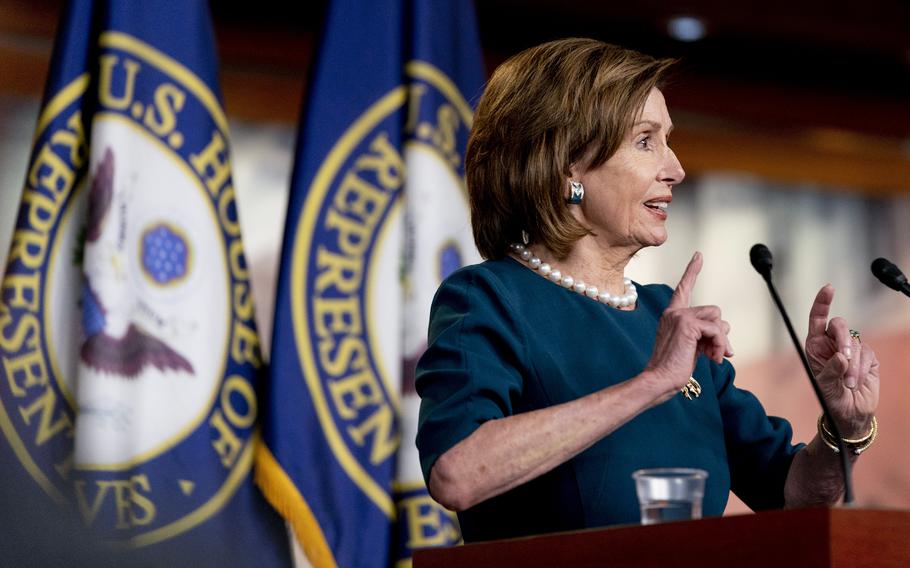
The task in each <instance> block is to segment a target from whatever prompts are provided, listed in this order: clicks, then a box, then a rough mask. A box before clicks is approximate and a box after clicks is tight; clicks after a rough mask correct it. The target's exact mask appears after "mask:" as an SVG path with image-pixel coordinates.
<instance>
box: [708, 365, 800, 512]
mask: <svg viewBox="0 0 910 568" xmlns="http://www.w3.org/2000/svg"><path fill="white" fill-rule="evenodd" d="M713 366H714V375H715V376H714V380H715V384H716V385H717V398H718V402H719V403H720V411H721V417H722V419H723V423H724V439H725V443H726V447H727V459H728V461H729V464H730V481H731V483H730V486H731V489H732V490H733V492H734V493H735V494H736V495H737V496H738V497H739V498H740V499H742V500H743V502H744V503H745V504H746V505H748V506H749V507H750V508H752V510H754V511H759V510H763V509H774V508H782V507H783V506H784V484H785V482H786V480H787V474H788V473H789V471H790V464H791V463H792V461H793V457H794V456H795V455H796V453H797V452H798V451H799V450H800V449H802V447H803V446H804V445H805V444H796V445H794V444H793V443H792V438H793V429H792V428H791V427H790V423H789V422H787V421H786V420H784V419H783V418H779V417H776V416H768V415H767V414H766V413H765V409H764V407H762V405H761V403H760V402H759V401H758V399H757V398H756V397H755V395H753V394H752V393H751V392H749V391H747V390H743V389H739V388H737V387H736V386H735V385H734V384H733V378H734V375H735V371H734V370H733V366H732V365H731V364H730V363H729V362H728V361H724V363H723V365H713Z"/></svg>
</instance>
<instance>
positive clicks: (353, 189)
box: [257, 0, 484, 567]
mask: <svg viewBox="0 0 910 568" xmlns="http://www.w3.org/2000/svg"><path fill="white" fill-rule="evenodd" d="M483 79H484V73H483V65H482V57H481V51H480V45H479V40H478V36H477V29H476V21H475V16H474V12H473V6H472V5H471V2H470V1H469V0H446V1H438V0H433V1H431V0H383V1H377V2H367V3H364V2H357V1H353V0H334V1H332V2H331V3H330V4H329V6H328V8H327V16H326V21H325V27H324V31H323V36H322V39H321V44H320V47H319V52H318V53H317V61H316V63H315V66H314V70H313V73H312V75H311V80H310V82H309V87H308V90H309V93H308V99H307V104H306V105H305V109H304V114H303V117H302V118H301V124H300V131H299V137H298V146H297V157H296V163H295V168H294V173H293V178H292V188H291V196H290V201H289V210H288V216H287V223H286V227H285V240H284V248H283V253H282V264H281V271H280V276H279V286H278V297H277V301H276V313H275V323H274V335H273V341H272V350H271V354H272V361H271V378H270V381H269V392H268V394H267V396H266V397H265V405H266V408H264V409H263V415H264V417H263V438H264V441H265V444H264V446H262V447H261V449H260V452H259V454H258V455H257V482H258V483H259V485H260V486H261V487H262V488H263V490H264V492H265V493H266V496H267V497H268V498H269V500H270V501H271V502H272V503H273V504H275V506H276V507H277V508H278V509H279V510H280V511H282V513H283V514H284V516H285V517H286V518H287V519H288V520H289V521H290V523H291V524H292V526H293V527H294V530H295V533H296V535H297V537H298V539H299V540H300V542H301V544H302V546H303V548H304V551H305V552H306V554H307V556H308V557H309V559H310V561H311V562H312V563H313V564H314V565H315V566H318V567H322V566H335V565H337V566H344V567H349V566H385V565H389V564H396V565H408V563H409V561H410V555H411V553H410V550H412V549H414V548H419V547H427V546H440V545H447V544H454V543H457V542H458V541H459V539H460V536H459V531H458V527H457V522H456V521H455V517H454V515H453V514H452V513H451V512H449V511H445V510H444V509H443V508H442V507H440V506H439V505H438V504H436V503H435V502H434V501H433V500H432V499H431V498H430V497H429V495H428V494H427V490H426V488H425V486H424V484H423V480H422V476H421V474H420V469H419V464H418V460H417V456H416V449H415V447H414V436H415V431H416V422H417V407H418V400H417V396H416V394H415V392H414V365H415V364H416V360H417V358H418V357H419V355H420V354H421V353H422V351H423V350H424V348H425V347H426V329H427V323H428V320H429V306H430V302H431V300H432V297H433V294H434V292H435V290H436V288H437V287H438V285H439V283H440V282H441V280H442V278H444V277H445V276H447V275H448V274H449V273H451V272H452V271H453V270H455V269H456V268H458V267H459V266H462V265H464V264H468V263H472V262H475V261H476V260H478V259H479V257H478V255H477V252H476V250H475V248H474V244H473V239H472V237H471V232H470V220H469V213H468V203H467V195H466V191H465V186H464V165H463V164H464V151H465V146H466V142H467V137H468V133H469V131H470V125H471V121H472V104H471V103H472V101H474V100H475V99H476V98H477V97H478V96H479V94H480V92H481V89H482V85H483Z"/></svg>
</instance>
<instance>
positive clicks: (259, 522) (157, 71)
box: [0, 0, 290, 566]
mask: <svg viewBox="0 0 910 568" xmlns="http://www.w3.org/2000/svg"><path fill="white" fill-rule="evenodd" d="M232 183H233V182H232V181H231V161H230V154H229V151H228V126H227V121H226V118H225V115H224V111H223V110H222V104H221V98H220V94H219V89H218V77H217V61H216V58H215V49H214V37H213V32H212V27H211V21H210V16H209V13H208V6H207V3H205V2H170V1H164V0H161V1H143V2H131V1H128V0H122V1H117V0H108V1H91V0H81V1H74V2H72V3H71V4H69V6H68V8H67V10H66V11H65V13H64V15H63V17H62V20H61V23H60V28H59V32H58V36H57V43H56V46H55V51H54V55H53V61H52V65H51V70H50V74H49V77H48V80H47V86H46V92H45V96H44V101H43V106H42V110H41V114H40V117H39V120H38V125H37V128H36V131H35V137H34V148H33V151H32V155H31V159H30V164H29V168H28V172H27V174H26V181H25V188H24V190H23V196H22V202H21V207H20V210H19V215H18V219H17V225H16V230H15V234H14V236H13V241H12V245H11V249H10V254H9V259H8V264H7V267H6V272H5V277H4V279H3V282H2V296H0V375H2V380H0V427H2V431H3V436H2V438H0V440H3V441H4V442H5V443H3V444H2V447H0V459H2V460H3V472H4V476H5V482H4V483H5V484H14V486H15V487H16V488H17V498H19V499H21V500H22V501H21V502H22V503H23V504H25V503H28V504H29V507H31V505H32V504H33V503H36V501H35V499H37V497H35V496H34V495H32V491H37V492H40V493H43V494H45V495H46V496H47V497H50V498H51V499H53V500H56V501H58V502H60V503H70V504H72V509H74V510H75V511H77V512H78V516H79V517H81V522H82V523H84V524H86V525H88V526H89V527H90V529H91V533H92V534H93V535H98V536H100V537H101V539H102V540H104V541H115V542H120V543H126V544H128V545H129V546H128V547H126V548H128V549H132V550H134V551H135V552H134V554H135V555H136V556H137V557H139V558H142V559H146V558H147V559H153V560H154V562H155V563H157V564H159V565H168V564H173V563H179V564H180V565H186V564H188V563H190V562H198V563H202V565H206V566H208V565H218V564H221V565H229V566H245V565H250V566H252V565H256V566H270V565H280V566H287V565H289V564H290V557H289V550H288V546H287V538H286V537H287V535H286V532H285V528H284V524H283V522H282V521H281V519H280V517H279V516H278V515H277V514H276V513H275V512H274V511H273V510H272V509H271V507H269V505H268V504H267V503H266V502H265V500H264V499H263V498H262V496H261V495H260V494H259V491H258V489H257V488H256V487H255V486H254V485H253V483H252V477H251V475H250V471H251V466H252V463H253V458H254V455H255V445H256V443H257V440H258V435H257V424H258V420H257V414H258V409H259V408H260V405H259V404H258V403H257V395H256V393H257V391H258V389H259V386H258V384H257V382H258V380H257V375H258V374H259V370H260V369H261V367H262V361H261V357H260V353H259V343H258V338H257V333H256V329H255V325H254V323H253V306H252V295H251V293H250V279H249V272H248V268H247V265H246V261H245V258H244V253H243V245H242V242H241V239H240V227H239V223H238V217H237V210H236V205H235V203H234V190H233V185H232ZM20 491H21V492H20ZM4 509H5V510H4V513H3V514H4V516H5V518H4V523H3V525H4V526H8V525H10V524H14V523H18V522H19V521H18V520H16V519H12V517H9V515H11V513H12V510H11V508H10V507H9V506H8V505H7V504H6V503H5V504H4ZM18 514H19V515H21V511H19V512H18ZM21 518H22V517H21V516H19V517H17V519H21ZM33 520H34V521H35V522H36V523H39V524H40V523H43V522H46V521H48V519H47V518H42V519H33ZM61 527H63V529H64V530H63V531H62V532H66V531H67V530H69V529H71V528H73V527H71V526H70V525H66V526H63V525H61ZM61 527H55V526H54V525H53V524H49V525H48V526H47V527H46V530H44V531H42V532H41V534H43V535H44V538H43V539H42V542H43V543H44V545H45V546H50V547H53V546H54V543H55V542H56V541H55V539H57V538H58V537H59V538H62V536H61V535H59V534H58V533H59V532H61V531H59V530H55V529H60V528H61ZM0 528H2V527H0ZM74 530H75V529H74ZM4 532H5V531H4ZM38 534H39V533H38V532H37V531H36V532H35V535H36V538H38ZM60 542H62V540H61V541H60ZM35 548H40V547H35ZM123 548H124V547H122V546H119V547H117V549H118V550H120V549H123ZM104 550H106V549H104ZM98 551H99V552H98V556H99V557H101V556H104V553H103V552H101V551H102V549H101V548H99V549H98Z"/></svg>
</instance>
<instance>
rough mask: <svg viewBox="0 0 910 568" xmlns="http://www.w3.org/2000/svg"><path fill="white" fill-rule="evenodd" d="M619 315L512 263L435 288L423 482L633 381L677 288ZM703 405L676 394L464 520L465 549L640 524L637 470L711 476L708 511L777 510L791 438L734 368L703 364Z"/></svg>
mask: <svg viewBox="0 0 910 568" xmlns="http://www.w3.org/2000/svg"><path fill="white" fill-rule="evenodd" d="M638 292H639V296H638V304H637V306H636V308H635V310H632V311H621V310H616V309H613V308H610V307H608V306H605V305H603V304H600V303H598V302H596V301H594V300H592V299H590V298H586V297H584V296H582V295H580V294H577V293H575V292H572V291H570V290H566V289H564V288H562V287H560V286H558V285H556V284H554V283H553V282H550V281H548V280H547V279H545V278H542V277H541V276H540V275H538V274H535V273H534V272H532V271H531V270H529V269H528V268H527V267H525V266H523V265H521V264H520V263H518V262H517V261H515V260H513V259H511V258H504V259H499V260H493V261H486V262H484V263H482V264H478V265H474V266H469V267H465V268H463V269H461V270H459V271H457V272H455V273H454V274H452V275H451V276H450V277H449V278H447V279H446V281H445V282H444V283H443V284H442V286H441V287H440V288H439V290H438V292H437V293H436V297H435V299H434V301H433V307H432V311H431V316H430V329H429V342H428V347H427V350H426V353H424V355H423V356H422V357H421V359H420V361H419V362H418V365H417V380H416V386H417V392H418V394H419V395H420V397H421V403H420V420H419V425H418V432H417V448H418V450H419V452H420V462H421V467H422V469H423V475H424V478H425V479H426V480H427V481H429V475H430V470H431V469H432V467H433V464H434V463H435V462H436V460H437V459H438V458H439V456H441V455H442V454H444V453H445V452H446V451H448V450H449V449H450V448H451V447H452V446H454V445H455V444H457V443H458V442H460V441H461V440H463V439H465V438H466V437H468V436H469V435H470V434H471V433H472V432H474V431H475V430H476V429H477V428H479V427H480V425H481V424H483V423H484V422H486V421H487V420H495V419H497V418H504V417H507V416H512V415H515V414H520V413H522V412H528V411H531V410H537V409H541V408H546V407H549V406H553V405H557V404H561V403H564V402H569V401H572V400H575V399H577V398H580V397H583V396H585V395H588V394H591V393H593V392H595V391H598V390H600V389H603V388H605V387H608V386H610V385H615V384H617V383H620V382H623V381H625V380H628V379H630V378H632V377H634V376H636V375H638V374H639V373H640V372H641V371H642V370H643V369H644V368H645V365H646V364H647V362H648V360H649V359H650V357H651V352H652V350H653V347H654V340H655V337H656V334H657V324H658V320H659V318H660V315H661V314H662V313H663V311H664V309H665V308H666V306H667V304H668V303H669V301H670V295H671V293H672V290H671V289H670V288H669V287H668V286H664V285H649V286H638ZM693 376H694V377H695V378H696V379H697V380H698V382H699V383H700V384H701V386H702V393H701V396H700V397H699V398H696V399H694V400H689V399H687V398H685V397H684V396H682V394H679V395H677V396H674V397H673V398H671V399H670V400H669V401H667V402H665V403H663V404H661V405H659V406H656V407H654V408H651V409H649V410H647V411H645V412H643V413H641V414H640V415H638V416H637V417H635V418H633V419H632V420H630V421H629V422H627V423H626V424H624V425H623V426H621V427H620V428H618V429H617V430H616V431H614V432H613V433H611V434H610V435H609V436H606V437H604V438H603V439H601V440H600V441H598V442H597V443H595V444H594V445H593V446H591V447H590V448H588V449H587V450H585V451H583V452H581V453H580V454H578V455H577V456H575V457H574V458H572V459H570V460H569V461H567V462H565V463H563V464H562V465H560V466H558V467H556V468H555V469H553V470H551V471H550V472H548V473H546V474H544V475H541V476H540V477H538V478H536V479H533V480H531V481H529V482H527V483H525V484H524V485H521V486H519V487H516V488H515V489H512V490H510V491H508V492H506V493H504V494H502V495H499V496H496V497H493V498H491V499H489V500H487V501H485V502H483V503H480V504H478V505H476V506H474V507H472V508H470V509H468V510H466V511H463V512H461V513H459V515H458V516H459V521H460V524H461V528H462V533H463V535H464V539H465V541H466V542H473V541H480V540H490V539H499V538H509V537H516V536H526V535H531V534H541V533H548V532H556V531H565V530H575V529H582V528H589V527H599V526H604V525H613V524H628V523H637V522H639V509H638V502H637V499H636V496H635V486H634V483H633V481H632V477H631V475H632V472H633V471H635V470H636V469H640V468H649V467H695V468H701V469H704V470H706V471H707V472H708V479H707V484H706V488H705V497H704V502H703V512H704V514H705V515H706V516H711V515H720V514H722V513H723V511H724V507H725V506H726V503H727V496H728V493H729V491H730V489H731V488H732V490H733V491H734V492H735V493H736V494H737V495H738V496H739V497H740V498H741V499H742V500H743V501H744V502H745V503H746V504H747V505H749V506H750V507H751V508H752V509H754V510H760V509H768V508H778V507H781V506H783V504H784V497H783V488H784V482H785V480H786V477H787V472H788V471H789V469H790V463H791V462H792V460H793V456H794V455H795V454H796V452H797V451H798V450H799V449H800V447H801V446H800V445H796V446H795V445H793V444H792V443H791V438H792V429H791V428H790V425H789V424H788V423H787V422H786V421H785V420H783V419H780V418H775V417H769V416H767V415H766V414H765V411H764V409H763V408H762V406H761V404H760V403H759V402H758V400H757V399H756V398H755V397H754V396H753V395H752V394H751V393H749V392H748V391H745V390H741V389H738V388H736V387H735V386H734V384H733V376H734V371H733V367H732V366H731V365H730V363H729V362H726V361H725V362H724V363H723V364H722V365H718V364H716V363H714V362H712V361H710V360H709V359H707V358H706V357H704V356H701V357H699V359H698V361H697V364H696V367H695V371H694V373H693Z"/></svg>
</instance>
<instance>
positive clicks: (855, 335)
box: [850, 329, 863, 343]
mask: <svg viewBox="0 0 910 568" xmlns="http://www.w3.org/2000/svg"><path fill="white" fill-rule="evenodd" d="M850 338H851V339H855V340H856V342H857V343H862V342H863V340H862V339H860V337H859V332H858V331H856V330H855V329H851V330H850Z"/></svg>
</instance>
